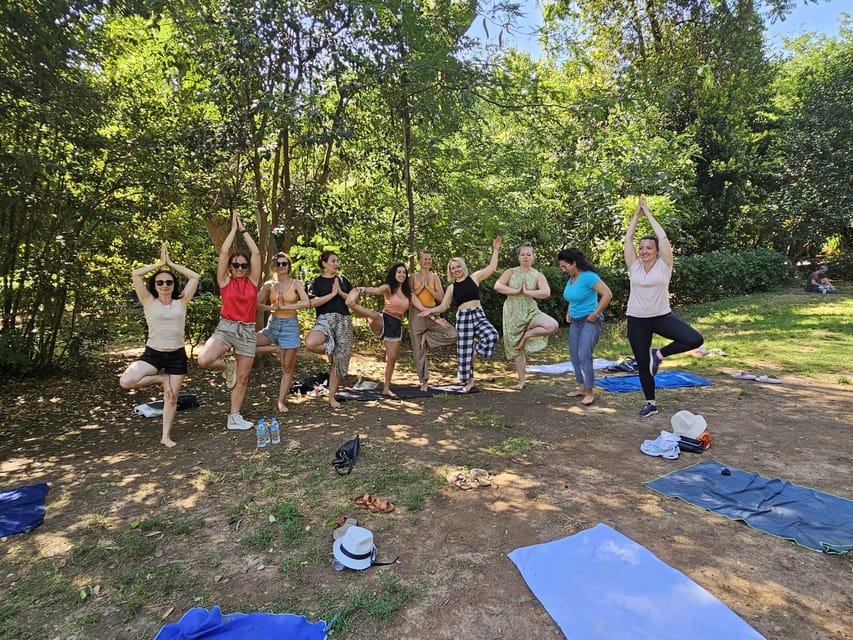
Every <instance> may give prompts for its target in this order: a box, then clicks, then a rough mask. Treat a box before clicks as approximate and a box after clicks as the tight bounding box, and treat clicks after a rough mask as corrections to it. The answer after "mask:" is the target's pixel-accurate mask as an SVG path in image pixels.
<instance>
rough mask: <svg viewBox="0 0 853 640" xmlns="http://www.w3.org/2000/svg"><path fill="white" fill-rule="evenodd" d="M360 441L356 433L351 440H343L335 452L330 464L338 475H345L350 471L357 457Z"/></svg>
mask: <svg viewBox="0 0 853 640" xmlns="http://www.w3.org/2000/svg"><path fill="white" fill-rule="evenodd" d="M359 446H360V441H359V439H358V435H356V436H355V438H353V439H352V440H347V441H346V442H344V443H343V444H342V445H341V446H340V447H338V450H337V451H336V452H335V459H334V460H332V466H333V467H334V468H335V471H337V472H338V474H339V475H342V476H347V475H349V474H350V473H352V467H353V465H354V464H355V460H356V458H358V449H359Z"/></svg>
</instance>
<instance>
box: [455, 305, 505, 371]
mask: <svg viewBox="0 0 853 640" xmlns="http://www.w3.org/2000/svg"><path fill="white" fill-rule="evenodd" d="M456 333H457V334H459V338H458V340H457V342H456V359H457V362H458V366H459V382H461V383H462V384H465V383H466V382H468V381H469V380H470V379H471V377H472V376H473V375H474V365H473V359H474V350H475V349H476V351H477V355H478V356H480V357H481V358H484V359H486V360H490V359H491V357H492V354H493V353H494V351H495V343H496V342H497V341H498V330H497V329H495V327H494V325H492V323H491V322H489V321H488V319H487V318H486V314H485V312H484V311H483V307H474V308H472V309H464V310H462V311H459V312H457V313H456ZM474 338H477V340H478V341H477V343H476V346H475V344H474Z"/></svg>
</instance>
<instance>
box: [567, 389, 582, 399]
mask: <svg viewBox="0 0 853 640" xmlns="http://www.w3.org/2000/svg"><path fill="white" fill-rule="evenodd" d="M585 395H586V390H584V388H583V387H578V388H577V389H575V390H574V391H572V392H571V393H569V394H568V396H569V397H570V398H580V397H582V396H585Z"/></svg>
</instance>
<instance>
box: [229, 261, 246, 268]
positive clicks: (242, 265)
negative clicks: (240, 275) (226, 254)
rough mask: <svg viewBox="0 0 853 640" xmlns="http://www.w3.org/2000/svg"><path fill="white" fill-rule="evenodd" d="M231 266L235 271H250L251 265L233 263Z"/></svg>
mask: <svg viewBox="0 0 853 640" xmlns="http://www.w3.org/2000/svg"><path fill="white" fill-rule="evenodd" d="M231 266H232V267H234V268H235V269H248V268H249V263H248V262H232V263H231Z"/></svg>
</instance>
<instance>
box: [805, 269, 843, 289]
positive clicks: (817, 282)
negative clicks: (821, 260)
mask: <svg viewBox="0 0 853 640" xmlns="http://www.w3.org/2000/svg"><path fill="white" fill-rule="evenodd" d="M827 271H829V267H827V266H826V265H825V264H823V265H821V266H820V267H818V270H817V271H812V272H811V273H810V274H809V277H808V278H807V279H806V291H811V292H813V293H832V292H834V291H835V290H836V289H835V287H833V286H832V282H831V281H830V280H829V278H827V277H826V272H827Z"/></svg>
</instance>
